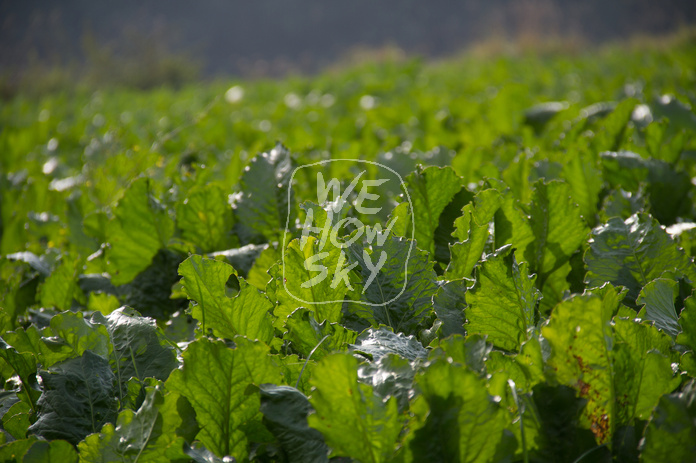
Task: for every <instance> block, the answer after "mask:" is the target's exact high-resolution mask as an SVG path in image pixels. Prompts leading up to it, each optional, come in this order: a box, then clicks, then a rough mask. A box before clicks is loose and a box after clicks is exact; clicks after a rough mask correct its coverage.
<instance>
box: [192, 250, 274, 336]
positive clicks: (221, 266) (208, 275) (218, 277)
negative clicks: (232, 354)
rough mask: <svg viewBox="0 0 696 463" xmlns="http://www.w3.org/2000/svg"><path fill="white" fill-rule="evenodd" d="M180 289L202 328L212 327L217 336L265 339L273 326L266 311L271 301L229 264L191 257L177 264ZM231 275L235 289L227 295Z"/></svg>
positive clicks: (271, 331)
mask: <svg viewBox="0 0 696 463" xmlns="http://www.w3.org/2000/svg"><path fill="white" fill-rule="evenodd" d="M179 274H180V275H181V276H182V277H183V279H182V283H183V286H184V290H185V291H186V294H187V295H188V297H189V298H190V299H192V300H193V301H195V302H196V305H195V306H194V307H193V310H192V311H191V313H192V315H193V317H194V318H195V319H196V320H198V321H199V322H200V323H201V328H202V329H203V331H206V330H208V329H212V330H213V333H215V334H216V335H217V336H219V337H221V338H229V339H232V338H233V337H234V336H235V335H237V334H241V335H244V336H246V337H248V338H249V339H260V340H262V341H264V342H269V341H270V340H271V338H272V337H273V328H272V326H271V319H270V316H269V314H268V312H269V310H270V309H272V308H273V304H271V302H270V301H269V300H268V299H267V298H266V297H265V296H264V295H263V294H262V293H261V292H260V291H259V290H258V289H256V288H254V287H253V286H251V285H250V284H249V283H247V282H246V281H244V279H243V278H241V277H238V276H237V272H236V271H235V270H234V268H232V266H230V265H228V264H226V263H224V262H220V261H217V260H211V259H205V258H202V257H201V256H191V257H189V258H188V259H186V260H185V261H184V262H182V263H181V265H180V266H179ZM232 275H234V276H235V277H236V278H237V282H238V284H239V291H238V292H237V294H235V295H233V296H232V297H230V296H228V294H227V291H228V289H227V286H226V285H227V281H228V280H229V279H230V277H231V276H232Z"/></svg>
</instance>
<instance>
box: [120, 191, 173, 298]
mask: <svg viewBox="0 0 696 463" xmlns="http://www.w3.org/2000/svg"><path fill="white" fill-rule="evenodd" d="M150 182H151V180H149V179H147V178H139V179H137V180H135V181H134V182H133V183H132V184H131V185H130V187H129V188H128V190H126V193H125V194H124V195H123V198H121V200H120V201H119V202H118V205H117V206H116V207H115V208H114V218H113V219H112V220H111V221H110V222H109V223H108V226H107V229H106V238H107V241H108V243H109V245H110V246H109V248H108V249H107V252H106V257H107V260H108V262H109V273H110V274H111V281H112V282H113V283H114V284H115V285H122V284H124V283H128V282H129V281H131V280H132V279H133V278H135V276H136V275H137V274H139V273H140V272H142V271H143V270H145V269H146V268H147V267H148V266H149V265H150V262H151V261H152V258H153V257H155V254H157V251H158V250H159V249H160V248H163V247H165V246H167V244H168V242H169V239H170V238H171V237H172V236H173V234H174V221H173V220H172V218H171V217H170V216H169V211H168V210H167V209H166V208H165V207H164V206H163V205H162V204H161V203H160V202H159V201H157V200H156V199H155V198H154V197H153V196H152V192H151V186H150Z"/></svg>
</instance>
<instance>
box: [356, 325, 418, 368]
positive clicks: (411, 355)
mask: <svg viewBox="0 0 696 463" xmlns="http://www.w3.org/2000/svg"><path fill="white" fill-rule="evenodd" d="M350 350H351V351H353V352H357V353H360V354H363V355H365V356H366V357H368V358H369V359H370V360H379V359H380V358H382V357H384V356H385V355H388V354H397V355H399V356H400V357H403V358H405V359H408V360H411V361H414V360H418V359H421V360H422V359H425V357H426V356H427V351H426V350H425V349H424V348H423V345H422V344H421V343H420V342H418V340H417V339H416V338H415V337H413V336H405V335H404V334H403V333H394V332H393V331H391V330H389V329H388V328H385V327H380V328H379V329H374V328H368V329H366V330H365V331H363V332H362V333H360V335H359V336H358V338H357V339H356V341H355V344H352V345H351V346H350Z"/></svg>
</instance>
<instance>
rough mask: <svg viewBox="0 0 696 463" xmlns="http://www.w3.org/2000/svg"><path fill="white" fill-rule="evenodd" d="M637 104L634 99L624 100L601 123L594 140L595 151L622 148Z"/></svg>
mask: <svg viewBox="0 0 696 463" xmlns="http://www.w3.org/2000/svg"><path fill="white" fill-rule="evenodd" d="M636 104H638V101H637V100H636V99H634V98H627V99H625V100H623V101H622V102H620V103H619V104H617V105H616V107H615V108H614V110H613V111H612V112H611V113H609V115H607V116H606V117H605V118H604V119H603V120H602V121H601V123H599V127H598V129H597V134H596V135H595V137H594V139H593V140H592V146H593V148H594V150H595V151H602V150H617V149H619V148H620V147H621V144H622V142H623V138H624V136H625V134H626V128H627V127H628V123H629V121H630V120H631V114H632V113H633V108H635V106H636Z"/></svg>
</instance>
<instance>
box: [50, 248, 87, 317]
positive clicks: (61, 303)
mask: <svg viewBox="0 0 696 463" xmlns="http://www.w3.org/2000/svg"><path fill="white" fill-rule="evenodd" d="M81 264H82V262H81V261H80V260H74V259H71V258H70V257H68V256H64V257H63V259H62V260H61V262H60V264H59V265H58V266H57V267H56V269H55V270H54V271H53V272H52V273H51V275H49V277H48V278H46V280H45V281H44V282H43V284H42V285H41V287H40V289H39V297H40V300H41V305H42V306H44V307H55V308H56V309H58V310H68V309H70V307H71V306H72V302H73V298H79V297H80V293H81V291H80V288H79V286H78V285H77V275H78V273H80V268H81V266H82V265H81ZM83 297H84V296H83Z"/></svg>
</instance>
